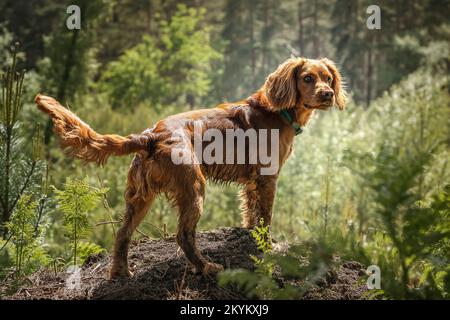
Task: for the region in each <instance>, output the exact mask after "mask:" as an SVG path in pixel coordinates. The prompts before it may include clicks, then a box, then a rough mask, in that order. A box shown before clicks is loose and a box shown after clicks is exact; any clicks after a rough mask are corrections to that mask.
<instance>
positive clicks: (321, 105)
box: [303, 103, 333, 110]
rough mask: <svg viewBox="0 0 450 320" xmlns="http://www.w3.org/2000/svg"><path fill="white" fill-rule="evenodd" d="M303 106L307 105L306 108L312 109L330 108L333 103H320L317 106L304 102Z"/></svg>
mask: <svg viewBox="0 0 450 320" xmlns="http://www.w3.org/2000/svg"><path fill="white" fill-rule="evenodd" d="M303 106H304V107H305V109H311V110H313V109H318V110H328V109H330V108H331V107H332V106H333V103H325V104H319V105H316V106H313V105H310V104H306V103H304V104H303Z"/></svg>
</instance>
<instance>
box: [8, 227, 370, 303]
mask: <svg viewBox="0 0 450 320" xmlns="http://www.w3.org/2000/svg"><path fill="white" fill-rule="evenodd" d="M197 239H198V244H199V247H200V250H201V252H202V254H203V255H204V256H205V257H207V258H208V259H211V260H212V261H214V262H218V263H221V264H222V265H224V266H225V268H245V269H249V270H252V269H253V268H254V267H253V262H252V260H251V259H250V256H249V255H250V254H253V255H258V254H259V253H258V250H257V248H256V245H255V243H254V241H253V239H252V236H251V234H250V233H249V232H248V231H247V230H245V229H240V228H221V229H218V230H213V231H208V232H199V233H198V234H197ZM129 262H130V269H131V271H132V272H133V273H134V276H133V277H132V278H130V279H124V280H112V281H111V280H108V279H107V277H108V271H109V268H110V264H111V257H110V256H109V255H108V256H96V257H91V258H90V259H89V260H88V261H87V262H86V263H85V265H84V266H83V267H82V268H81V272H80V278H81V281H79V282H77V281H76V280H74V281H72V282H71V280H73V279H74V277H73V275H72V276H71V274H69V273H55V272H52V271H49V270H41V271H39V272H36V273H35V274H33V275H32V276H31V277H30V279H29V280H30V285H29V286H24V287H22V288H20V289H19V290H18V291H17V292H16V293H15V294H14V295H12V296H10V297H7V298H9V299H246V298H247V297H246V296H245V294H243V293H242V292H239V291H237V290H236V289H230V288H223V287H220V286H218V285H217V282H216V279H215V278H213V277H204V276H201V275H194V274H192V273H191V272H190V269H189V266H188V264H187V260H186V258H185V257H184V254H183V252H182V251H180V250H179V249H178V246H177V244H176V242H175V239H174V238H173V237H172V238H169V239H166V240H150V239H142V240H139V241H136V242H134V243H133V244H132V247H131V249H130V253H129ZM363 274H364V269H363V266H362V265H361V264H359V263H357V262H346V263H343V264H341V265H340V267H339V268H338V269H337V270H332V271H330V272H329V273H328V274H327V276H326V277H324V279H323V281H321V282H320V284H319V286H318V287H317V288H314V289H313V290H310V292H308V293H307V294H306V296H305V298H306V299H363V298H364V293H365V291H366V289H365V286H362V285H361V284H360V282H359V279H360V277H361V276H362V275H363Z"/></svg>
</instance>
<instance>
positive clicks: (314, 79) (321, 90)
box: [263, 58, 345, 110]
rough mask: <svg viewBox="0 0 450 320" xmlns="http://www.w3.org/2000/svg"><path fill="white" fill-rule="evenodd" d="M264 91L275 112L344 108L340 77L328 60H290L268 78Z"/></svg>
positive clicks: (334, 66) (343, 92)
mask: <svg viewBox="0 0 450 320" xmlns="http://www.w3.org/2000/svg"><path fill="white" fill-rule="evenodd" d="M263 90H264V92H265V94H266V96H267V99H268V101H269V103H270V108H271V109H272V110H281V109H288V108H293V107H303V108H306V109H322V110H325V109H328V108H329V107H332V106H333V105H336V106H337V107H338V108H339V109H340V110H343V109H344V106H345V90H344V88H343V87H342V80H341V75H340V74H339V71H338V70H337V68H336V65H335V64H334V62H333V61H331V60H329V59H321V60H313V59H305V58H292V59H289V60H287V61H286V62H284V63H283V64H281V65H279V66H278V68H277V70H275V72H273V73H271V74H270V75H269V76H268V77H267V80H266V82H265V83H264V86H263Z"/></svg>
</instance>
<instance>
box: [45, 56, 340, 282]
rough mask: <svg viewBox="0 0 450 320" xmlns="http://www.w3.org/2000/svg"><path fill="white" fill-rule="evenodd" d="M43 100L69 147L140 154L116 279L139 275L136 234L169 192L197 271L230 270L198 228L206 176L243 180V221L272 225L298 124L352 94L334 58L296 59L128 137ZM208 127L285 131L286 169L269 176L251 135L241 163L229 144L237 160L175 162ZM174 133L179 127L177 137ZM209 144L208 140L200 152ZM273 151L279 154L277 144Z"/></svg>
mask: <svg viewBox="0 0 450 320" xmlns="http://www.w3.org/2000/svg"><path fill="white" fill-rule="evenodd" d="M36 103H37V105H38V107H39V109H41V110H42V111H44V112H45V113H47V114H48V115H49V116H50V117H51V118H52V120H53V123H54V130H55V132H56V133H57V134H58V136H59V137H60V140H61V146H62V148H63V149H65V150H66V151H67V153H68V154H69V155H71V156H74V157H77V158H81V159H83V160H84V161H85V162H91V161H92V162H96V163H97V164H104V163H105V162H106V160H107V158H108V157H109V156H110V155H116V156H119V155H126V154H130V153H136V155H135V157H134V159H133V161H132V163H131V167H130V170H129V173H128V182H127V187H126V191H125V201H126V213H125V216H124V220H123V225H122V227H121V228H120V230H119V231H118V233H117V238H116V243H115V248H114V261H113V265H112V269H111V278H116V277H123V276H130V275H131V273H130V272H129V270H128V260H127V255H128V246H129V242H130V239H131V235H132V233H133V231H134V230H135V229H136V228H137V227H138V225H139V223H140V222H141V221H142V219H143V218H144V216H145V215H146V213H147V211H148V209H149V208H150V206H151V204H152V202H153V200H154V199H155V197H156V196H157V195H158V194H161V193H164V194H166V195H167V196H168V198H169V199H171V200H172V201H173V202H174V204H175V205H176V206H177V208H178V211H179V222H178V230H177V236H176V239H177V242H178V244H179V246H180V247H181V248H182V249H183V251H184V253H185V255H186V257H187V259H188V260H189V261H190V262H191V263H192V265H193V266H194V268H195V269H194V270H195V272H201V273H203V274H209V273H215V272H217V271H219V270H222V266H221V265H218V264H215V263H212V262H208V261H206V260H205V258H204V257H203V256H202V255H201V254H200V252H199V250H198V249H197V246H196V240H195V229H196V225H197V222H198V220H199V218H200V216H201V214H202V209H203V199H204V197H205V180H206V179H207V178H209V179H212V180H214V181H220V182H236V183H238V184H241V185H242V186H243V190H242V193H241V196H242V207H243V213H242V215H243V222H242V224H243V226H244V227H245V228H252V227H254V226H255V225H256V224H257V223H258V221H260V219H263V221H264V223H265V224H267V225H270V223H271V219H272V206H273V202H274V198H275V192H276V183H277V178H278V174H279V170H280V168H281V166H282V165H283V163H284V162H285V161H286V159H287V158H288V156H289V155H290V153H291V151H292V145H293V141H294V136H295V134H296V129H298V128H299V127H303V126H305V125H306V123H307V122H308V120H309V119H310V118H311V116H312V115H313V113H314V111H315V110H316V109H320V110H326V109H328V108H330V107H331V106H333V105H337V106H338V107H339V109H341V110H342V109H343V108H344V104H345V92H344V90H343V88H342V86H341V76H340V74H339V72H338V71H337V69H336V67H335V65H334V63H333V62H332V61H330V60H328V59H321V60H311V59H304V58H295V59H289V60H287V61H286V62H285V63H283V64H281V65H280V66H279V67H278V68H277V70H276V71H275V72H273V73H272V74H270V75H269V76H268V77H267V80H266V81H265V83H264V85H263V86H262V88H261V89H260V90H258V91H257V92H256V93H255V94H253V95H252V96H250V97H249V98H248V99H246V100H242V101H240V102H238V103H227V104H221V105H219V106H217V107H216V108H212V109H204V110H196V111H191V112H186V113H181V114H178V115H174V116H171V117H168V118H167V119H164V120H161V121H159V122H158V123H156V124H155V126H153V127H152V128H149V129H147V130H145V131H144V132H143V133H141V134H137V135H129V136H127V137H122V136H118V135H101V134H98V133H96V132H95V131H94V130H92V129H91V128H90V127H89V126H88V125H87V124H86V123H84V122H83V121H82V120H80V119H79V118H78V117H77V116H76V115H75V114H73V113H72V112H70V111H68V110H67V109H65V108H64V107H62V106H61V105H60V104H59V103H58V102H57V101H56V100H54V99H53V98H50V97H46V96H42V95H38V96H37V97H36ZM196 124H197V125H198V124H199V125H200V131H196V129H195V128H196ZM207 129H215V130H216V132H217V131H218V132H219V133H227V132H228V130H236V129H242V130H243V131H244V132H245V130H249V129H255V130H261V129H267V130H274V129H275V130H277V132H278V136H277V140H276V141H272V142H276V144H277V149H278V150H277V151H278V155H277V157H278V158H277V161H278V163H279V166H278V169H277V170H276V172H275V173H273V174H269V175H263V174H261V169H262V168H265V167H267V163H263V162H262V161H260V160H258V161H256V162H253V163H250V162H249V161H248V160H249V159H250V157H251V156H253V154H254V153H255V152H256V153H258V152H259V151H260V150H259V149H261V148H262V147H261V146H262V144H258V145H256V146H255V145H253V146H252V145H251V144H250V143H249V141H247V142H246V143H245V148H244V149H245V152H244V154H245V161H237V160H238V159H237V156H236V155H237V153H238V151H242V150H238V149H237V148H236V147H235V146H233V147H230V146H229V145H228V144H227V146H226V147H225V148H224V149H225V150H224V156H223V157H228V156H229V155H230V154H231V158H230V159H231V160H233V161H220V160H223V159H220V157H219V161H217V162H216V163H201V162H198V161H197V162H196V161H193V162H182V163H178V164H176V163H174V161H173V159H174V158H173V155H174V152H173V151H174V149H175V148H179V147H180V146H181V148H180V149H179V150H181V153H183V150H184V152H186V151H187V154H188V155H189V156H188V158H190V159H191V160H192V159H196V155H197V153H196V152H197V151H198V150H194V149H195V148H196V147H195V146H194V145H195V143H194V141H195V139H196V135H198V133H199V132H200V134H202V133H204V132H206V130H207ZM242 130H241V131H242ZM174 132H178V136H177V137H175V135H174ZM216 139H217V138H216ZM233 139H234V138H233ZM244 139H245V138H244ZM258 139H259V140H258V141H260V140H261V139H260V138H258ZM269 140H270V139H269ZM209 141H211V139H210V140H209ZM268 143H269V144H270V142H268ZM208 145H209V143H208V141H207V142H204V141H203V140H202V141H201V144H200V149H201V150H200V151H203V150H205V149H206V148H207V147H208ZM270 145H271V146H273V144H270ZM268 149H270V151H271V153H273V152H274V149H273V148H270V147H269V148H268ZM216 151H217V150H216ZM230 159H228V160H230ZM241 160H242V159H241Z"/></svg>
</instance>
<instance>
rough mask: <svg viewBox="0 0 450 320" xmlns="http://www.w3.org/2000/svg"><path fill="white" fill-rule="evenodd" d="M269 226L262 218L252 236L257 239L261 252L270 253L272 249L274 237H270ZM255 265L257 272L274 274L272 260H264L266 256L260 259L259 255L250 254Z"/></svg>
mask: <svg viewBox="0 0 450 320" xmlns="http://www.w3.org/2000/svg"><path fill="white" fill-rule="evenodd" d="M269 228H270V227H269V226H265V225H264V220H263V219H262V218H261V220H260V221H259V226H255V229H254V230H252V237H253V238H254V239H255V241H256V245H257V246H258V249H259V250H261V252H262V253H263V254H264V255H265V254H269V253H270V252H271V251H272V239H271V237H270V231H269ZM250 257H251V258H252V260H253V262H254V264H255V266H256V272H259V273H262V274H265V275H269V276H270V275H272V272H273V264H272V263H271V262H270V261H266V260H264V258H262V259H260V258H258V257H257V256H254V255H250Z"/></svg>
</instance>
